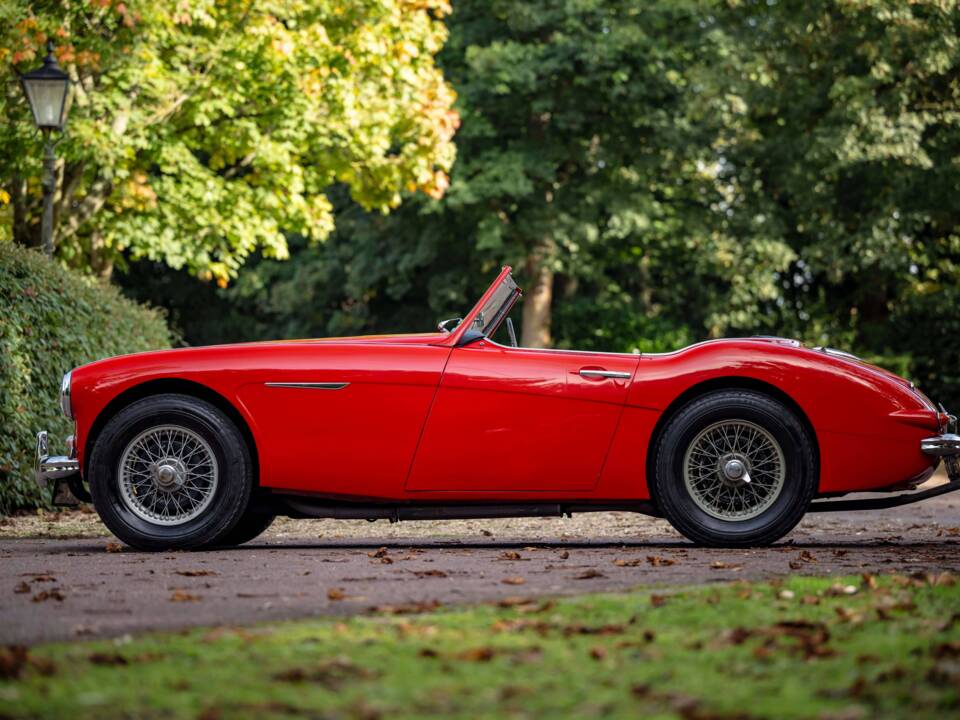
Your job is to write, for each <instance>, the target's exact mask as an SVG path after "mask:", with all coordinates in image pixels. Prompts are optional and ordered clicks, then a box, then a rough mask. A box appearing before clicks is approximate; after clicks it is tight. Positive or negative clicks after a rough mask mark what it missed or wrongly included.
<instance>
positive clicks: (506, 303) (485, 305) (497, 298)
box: [442, 265, 523, 345]
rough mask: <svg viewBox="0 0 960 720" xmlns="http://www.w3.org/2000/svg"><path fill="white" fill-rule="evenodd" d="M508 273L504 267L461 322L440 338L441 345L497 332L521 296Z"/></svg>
mask: <svg viewBox="0 0 960 720" xmlns="http://www.w3.org/2000/svg"><path fill="white" fill-rule="evenodd" d="M512 273H513V269H512V268H511V267H510V266H509V265H505V266H504V267H503V269H502V270H501V271H500V274H499V275H498V276H497V279H496V280H494V281H493V283H491V285H490V287H488V288H487V290H486V292H484V293H483V295H482V296H481V297H480V299H479V300H478V301H477V304H476V305H474V306H473V308H472V309H471V310H470V312H469V313H467V315H466V317H464V319H463V321H462V322H461V323H460V324H459V325H457V327H456V328H454V329H453V330H452V331H451V332H450V333H449V334H448V335H447V336H446V337H444V342H443V343H442V344H444V345H464V344H466V343H469V342H473V341H474V340H478V339H480V338H485V337H489V336H490V335H493V333H495V332H496V331H497V328H499V327H500V325H501V324H502V323H503V320H504V318H506V317H507V315H508V314H509V313H510V310H511V309H512V308H513V306H514V305H515V304H516V302H517V300H518V299H519V298H520V297H521V296H522V295H523V291H522V290H521V289H520V287H519V286H518V285H517V283H516V282H515V281H514V279H513V274H512ZM498 291H499V292H498ZM491 313H492V314H491ZM478 321H479V322H478Z"/></svg>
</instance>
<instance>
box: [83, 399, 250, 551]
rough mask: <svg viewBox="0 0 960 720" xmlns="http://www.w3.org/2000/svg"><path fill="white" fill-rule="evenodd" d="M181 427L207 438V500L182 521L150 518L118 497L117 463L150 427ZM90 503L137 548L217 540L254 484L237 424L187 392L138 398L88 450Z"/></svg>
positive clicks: (171, 547)
mask: <svg viewBox="0 0 960 720" xmlns="http://www.w3.org/2000/svg"><path fill="white" fill-rule="evenodd" d="M164 425H171V426H176V427H180V428H185V429H186V430H187V431H189V432H192V433H193V434H195V435H196V436H198V437H200V438H201V439H202V440H203V441H204V442H206V444H207V446H208V447H209V449H210V451H211V452H212V453H213V457H214V458H215V460H216V464H217V468H218V482H217V485H216V489H215V490H214V491H213V493H212V498H211V499H210V501H209V504H208V505H207V506H206V507H205V508H204V509H203V510H202V512H201V513H199V514H198V515H197V517H194V518H191V519H189V520H187V521H185V522H183V523H181V524H176V525H164V524H159V523H157V522H151V521H150V520H149V519H145V518H144V517H141V516H140V515H138V514H137V513H135V512H134V511H133V509H132V508H131V505H130V503H129V502H128V501H126V500H124V499H123V497H122V492H121V489H120V478H119V464H120V460H121V457H122V454H123V452H124V450H125V448H126V447H127V446H128V445H129V444H130V443H131V442H132V441H133V440H134V439H135V438H137V437H138V436H140V434H141V433H144V432H147V431H149V430H150V428H157V427H160V426H164ZM88 479H89V483H90V494H91V495H92V496H93V504H94V507H95V508H96V510H97V512H98V513H99V514H100V517H101V519H102V520H103V522H104V524H105V525H106V526H107V527H108V528H109V529H110V531H111V532H112V533H113V534H114V535H116V536H117V537H118V538H119V539H120V540H122V541H123V542H125V543H127V544H128V545H131V546H133V547H135V548H138V549H140V550H151V551H160V550H186V549H192V548H197V547H201V546H204V545H216V544H218V543H219V542H220V541H221V540H222V539H223V538H226V537H227V536H228V535H229V533H230V531H231V530H233V528H234V527H235V526H236V525H237V523H238V522H239V521H240V519H241V518H242V517H243V514H244V512H245V511H246V509H247V505H248V503H249V501H250V494H251V490H252V487H253V484H254V469H253V463H252V461H251V458H250V450H249V448H248V447H247V444H246V442H245V441H244V438H243V436H242V435H241V434H240V431H239V430H238V429H237V427H236V425H234V424H233V422H232V421H231V420H230V419H229V418H228V417H227V416H226V415H225V414H224V413H223V412H221V411H220V410H219V409H218V408H217V407H215V406H214V405H211V404H210V403H208V402H206V401H204V400H200V399H199V398H195V397H192V396H190V395H179V394H164V395H154V396H151V397H147V398H144V399H142V400H137V401H136V402H134V403H132V404H130V405H128V406H127V407H125V408H123V409H122V410H120V412H118V413H117V414H116V415H114V416H113V417H112V418H111V419H110V420H109V421H108V422H107V424H106V425H105V426H104V427H103V430H102V431H101V432H100V435H99V436H98V437H97V440H96V443H95V444H94V446H93V449H92V452H91V454H90V462H89V465H88Z"/></svg>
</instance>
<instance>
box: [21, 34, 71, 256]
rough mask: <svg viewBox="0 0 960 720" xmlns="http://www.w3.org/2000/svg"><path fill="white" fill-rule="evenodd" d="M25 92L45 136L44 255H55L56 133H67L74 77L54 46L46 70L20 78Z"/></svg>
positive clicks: (51, 44)
mask: <svg viewBox="0 0 960 720" xmlns="http://www.w3.org/2000/svg"><path fill="white" fill-rule="evenodd" d="M20 82H21V83H23V92H24V93H25V94H26V96H27V101H28V102H29V103H30V110H31V112H32V113H33V122H34V123H35V124H36V126H37V129H39V130H40V132H42V133H43V182H42V185H43V222H42V224H41V226H40V235H41V245H42V247H43V252H44V253H45V254H46V255H48V256H50V255H53V194H54V192H56V189H57V175H56V171H57V156H56V155H55V154H54V149H55V148H56V146H57V142H58V141H56V140H54V139H53V133H54V132H57V133H61V132H63V127H64V125H66V123H67V112H68V111H69V107H68V106H67V96H68V95H69V93H70V76H69V75H67V74H66V73H65V72H64V71H63V70H61V69H60V66H59V65H58V64H57V59H56V58H55V57H54V56H53V43H52V42H48V43H47V56H46V57H45V58H44V59H43V67H39V68H37V69H36V70H31V71H30V72H28V73H25V74H23V75H21V76H20Z"/></svg>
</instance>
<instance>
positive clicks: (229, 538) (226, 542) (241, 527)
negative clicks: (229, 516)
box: [217, 508, 277, 547]
mask: <svg viewBox="0 0 960 720" xmlns="http://www.w3.org/2000/svg"><path fill="white" fill-rule="evenodd" d="M276 519H277V516H276V514H275V513H272V512H269V511H267V512H264V511H263V510H260V509H258V508H250V509H248V510H247V512H245V513H244V514H243V517H242V518H240V522H238V523H237V524H236V525H234V526H233V530H231V531H230V532H228V533H227V534H226V536H225V537H224V538H223V539H222V540H220V541H218V542H217V545H218V546H219V547H233V546H236V545H243V544H244V543H247V542H250V541H251V540H253V539H254V538H257V537H259V536H260V535H262V534H263V532H264V531H265V530H266V529H267V528H268V527H270V526H271V525H272V524H273V521H274V520H276Z"/></svg>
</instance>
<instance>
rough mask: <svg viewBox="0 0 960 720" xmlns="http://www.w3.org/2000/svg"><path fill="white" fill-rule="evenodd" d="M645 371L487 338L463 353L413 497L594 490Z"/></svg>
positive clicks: (448, 379)
mask: <svg viewBox="0 0 960 720" xmlns="http://www.w3.org/2000/svg"><path fill="white" fill-rule="evenodd" d="M638 363H639V356H635V355H608V354H600V353H580V352H566V351H552V350H539V349H528V348H512V347H504V346H502V345H498V344H497V343H494V342H492V341H490V340H487V339H484V340H480V341H476V342H472V343H469V344H467V345H465V346H462V347H456V348H454V349H453V350H452V351H451V354H450V358H449V360H448V361H447V366H446V369H445V370H444V373H443V376H442V378H441V380H440V386H439V388H438V390H437V395H436V398H435V399H434V402H433V406H432V408H431V410H430V414H429V417H428V419H427V423H426V426H425V428H424V433H423V437H422V438H421V441H420V445H419V447H418V450H417V453H416V456H415V457H414V462H413V467H412V468H411V472H410V475H409V477H408V479H407V483H406V489H407V490H408V491H413V492H415V491H456V492H466V493H473V492H476V493H478V495H477V497H478V498H481V497H483V493H488V492H490V491H518V492H540V491H544V492H548V491H588V490H590V489H592V488H593V487H594V486H595V485H596V483H597V478H598V477H599V474H600V471H601V469H602V467H603V461H604V458H605V456H606V454H607V450H608V448H609V445H610V442H611V439H612V437H613V434H614V432H615V431H616V428H617V423H618V422H619V419H620V414H621V412H622V409H623V406H624V403H625V401H626V395H627V390H628V388H629V386H630V382H631V380H632V378H633V374H634V372H635V371H636V368H637V365H638Z"/></svg>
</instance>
